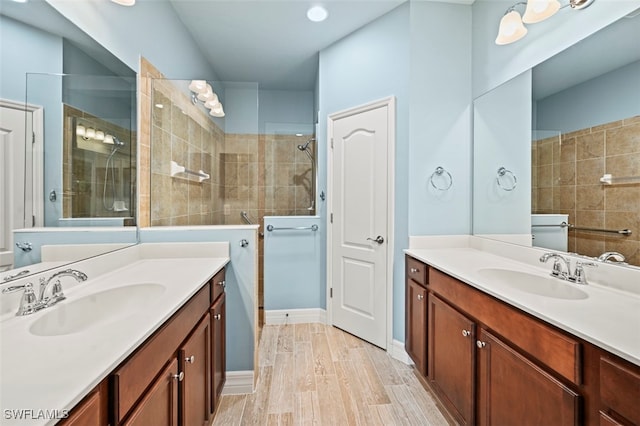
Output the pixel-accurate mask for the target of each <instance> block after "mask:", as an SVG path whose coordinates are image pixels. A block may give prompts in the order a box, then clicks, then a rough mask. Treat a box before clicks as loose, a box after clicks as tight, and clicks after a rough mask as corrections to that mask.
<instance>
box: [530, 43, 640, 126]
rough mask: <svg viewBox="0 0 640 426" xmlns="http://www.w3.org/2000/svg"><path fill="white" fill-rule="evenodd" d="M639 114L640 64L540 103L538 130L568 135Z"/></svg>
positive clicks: (570, 89)
mask: <svg viewBox="0 0 640 426" xmlns="http://www.w3.org/2000/svg"><path fill="white" fill-rule="evenodd" d="M639 48H640V47H639ZM576 105H583V106H587V105H588V106H589V107H588V108H576ZM636 115H640V61H637V62H634V63H632V64H629V65H626V66H624V67H622V68H618V69H617V70H614V71H611V72H609V73H607V74H604V75H601V76H600V77H597V78H594V79H592V80H589V81H586V82H584V83H581V84H578V85H576V86H573V87H571V88H569V89H566V90H563V91H562V92H559V93H556V94H554V95H551V96H548V97H546V98H544V99H541V100H539V101H538V102H537V105H536V115H535V116H536V120H537V122H536V123H535V125H534V129H544V130H559V131H561V132H563V133H567V132H572V131H574V130H579V129H584V128H587V127H592V126H597V125H599V124H605V123H609V122H612V121H617V120H621V119H623V118H629V117H634V116H636Z"/></svg>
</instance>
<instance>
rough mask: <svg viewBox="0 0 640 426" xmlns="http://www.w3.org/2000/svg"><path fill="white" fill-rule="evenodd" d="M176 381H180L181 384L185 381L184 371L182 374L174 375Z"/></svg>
mask: <svg viewBox="0 0 640 426" xmlns="http://www.w3.org/2000/svg"><path fill="white" fill-rule="evenodd" d="M172 377H173V378H174V379H178V381H179V382H181V381H183V380H184V371H181V372H180V374H174V375H173V376H172Z"/></svg>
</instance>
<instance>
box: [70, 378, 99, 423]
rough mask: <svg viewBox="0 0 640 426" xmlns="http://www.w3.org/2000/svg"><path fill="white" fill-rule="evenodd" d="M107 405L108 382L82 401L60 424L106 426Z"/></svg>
mask: <svg viewBox="0 0 640 426" xmlns="http://www.w3.org/2000/svg"><path fill="white" fill-rule="evenodd" d="M105 404H106V382H105V383H101V384H100V385H98V386H97V387H96V389H95V390H94V391H93V392H91V393H90V394H89V395H87V396H86V397H85V398H84V399H83V400H82V401H80V403H79V404H78V405H76V406H75V407H74V408H73V410H71V412H70V413H69V417H67V418H66V419H64V420H62V421H61V422H60V423H59V424H60V426H106V425H107V416H106V411H105Z"/></svg>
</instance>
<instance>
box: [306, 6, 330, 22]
mask: <svg viewBox="0 0 640 426" xmlns="http://www.w3.org/2000/svg"><path fill="white" fill-rule="evenodd" d="M327 16H329V13H328V12H327V9H325V8H324V7H322V6H313V7H311V8H309V10H307V18H309V20H310V21H313V22H322V21H324V20H325V19H327Z"/></svg>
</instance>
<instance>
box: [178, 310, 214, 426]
mask: <svg viewBox="0 0 640 426" xmlns="http://www.w3.org/2000/svg"><path fill="white" fill-rule="evenodd" d="M210 325H211V322H210V318H209V314H208V313H207V315H205V317H204V318H203V319H202V321H200V322H199V323H198V325H197V326H196V328H195V329H194V330H193V332H192V333H191V335H190V336H189V338H188V339H187V340H186V341H185V342H184V344H183V345H182V347H181V348H180V350H179V351H178V356H179V361H180V365H181V368H180V371H182V372H184V380H182V382H180V385H181V395H182V397H181V398H180V404H181V410H180V413H181V416H180V417H181V420H182V421H181V424H182V425H185V426H186V425H189V426H199V425H205V424H207V422H208V420H209V413H210V412H211V410H210V406H209V401H210V395H211V393H210V392H211V366H210V362H211V361H210V359H211V358H210V356H211V354H210V352H209V350H210V348H211V341H210V338H211V330H210V328H209V327H210Z"/></svg>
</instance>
